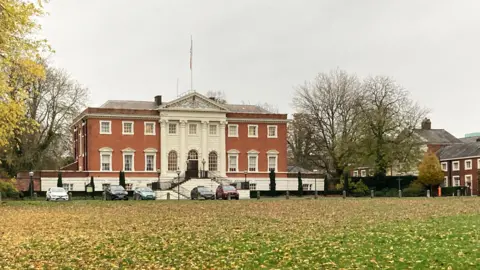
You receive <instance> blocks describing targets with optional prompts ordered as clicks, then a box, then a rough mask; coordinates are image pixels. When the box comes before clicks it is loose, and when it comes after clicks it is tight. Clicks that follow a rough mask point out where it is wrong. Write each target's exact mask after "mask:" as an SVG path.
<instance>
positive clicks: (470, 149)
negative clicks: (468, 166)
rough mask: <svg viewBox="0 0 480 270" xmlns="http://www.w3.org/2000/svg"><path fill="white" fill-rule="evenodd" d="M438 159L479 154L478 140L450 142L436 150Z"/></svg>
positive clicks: (479, 144)
mask: <svg viewBox="0 0 480 270" xmlns="http://www.w3.org/2000/svg"><path fill="white" fill-rule="evenodd" d="M437 155H438V158H439V159H440V160H445V159H457V158H465V157H475V156H480V142H472V143H462V144H452V145H449V146H445V147H442V148H441V149H440V150H438V152H437Z"/></svg>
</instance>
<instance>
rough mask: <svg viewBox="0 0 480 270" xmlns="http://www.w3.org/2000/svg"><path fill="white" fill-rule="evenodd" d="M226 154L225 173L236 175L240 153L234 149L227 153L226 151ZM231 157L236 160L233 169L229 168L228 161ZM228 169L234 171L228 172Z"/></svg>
mask: <svg viewBox="0 0 480 270" xmlns="http://www.w3.org/2000/svg"><path fill="white" fill-rule="evenodd" d="M227 154H228V160H227V162H228V166H227V173H236V172H238V156H239V154H240V151H238V150H236V149H231V150H228V151H227ZM232 157H235V158H236V160H237V162H236V164H235V168H233V167H230V159H231V158H232ZM230 169H235V170H233V171H232V170H230Z"/></svg>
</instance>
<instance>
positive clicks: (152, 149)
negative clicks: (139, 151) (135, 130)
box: [143, 147, 158, 153]
mask: <svg viewBox="0 0 480 270" xmlns="http://www.w3.org/2000/svg"><path fill="white" fill-rule="evenodd" d="M143 152H144V153H157V152H158V151H157V149H155V148H151V147H149V148H145V150H143Z"/></svg>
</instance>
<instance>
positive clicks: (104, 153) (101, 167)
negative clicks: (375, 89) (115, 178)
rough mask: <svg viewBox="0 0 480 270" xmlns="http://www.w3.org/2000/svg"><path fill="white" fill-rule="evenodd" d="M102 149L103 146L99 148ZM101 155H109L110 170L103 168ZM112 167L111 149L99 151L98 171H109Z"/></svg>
mask: <svg viewBox="0 0 480 270" xmlns="http://www.w3.org/2000/svg"><path fill="white" fill-rule="evenodd" d="M104 148H108V147H104ZM101 149H103V148H101ZM103 155H108V157H109V161H108V163H109V167H110V170H104V169H103V166H102V156H103ZM112 169H113V164H112V151H100V171H101V172H111V171H112Z"/></svg>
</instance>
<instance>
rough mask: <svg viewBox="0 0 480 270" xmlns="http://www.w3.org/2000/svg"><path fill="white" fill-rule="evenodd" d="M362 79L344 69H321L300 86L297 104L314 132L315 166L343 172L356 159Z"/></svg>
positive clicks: (296, 99) (307, 126) (295, 102)
mask: <svg viewBox="0 0 480 270" xmlns="http://www.w3.org/2000/svg"><path fill="white" fill-rule="evenodd" d="M360 98H361V95H360V83H359V81H358V79H357V77H356V76H355V75H350V74H347V73H346V72H345V71H342V70H339V69H337V70H333V71H331V72H330V73H328V74H326V73H320V74H319V75H318V76H317V77H316V78H315V79H314V80H313V81H312V82H306V83H305V84H304V85H302V86H299V87H298V89H297V91H296V96H295V98H294V100H293V104H294V106H295V108H296V109H297V111H298V112H299V113H301V114H302V115H304V116H305V120H306V121H304V124H303V125H304V126H303V128H301V130H305V131H307V132H309V133H310V134H312V135H313V139H312V140H313V145H312V147H311V150H310V153H309V156H310V159H311V162H312V164H313V166H315V167H317V168H319V169H322V170H325V171H326V172H328V173H330V174H332V175H336V176H339V175H341V174H342V173H343V171H344V170H345V169H346V168H347V167H348V166H349V164H351V163H353V162H354V161H355V160H356V154H357V149H358V141H359V138H360V136H359V120H360V119H359V118H360V114H359V103H361V100H360Z"/></svg>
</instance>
